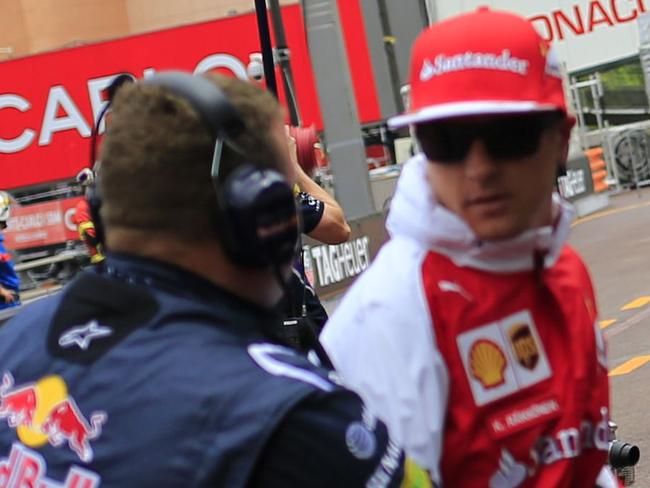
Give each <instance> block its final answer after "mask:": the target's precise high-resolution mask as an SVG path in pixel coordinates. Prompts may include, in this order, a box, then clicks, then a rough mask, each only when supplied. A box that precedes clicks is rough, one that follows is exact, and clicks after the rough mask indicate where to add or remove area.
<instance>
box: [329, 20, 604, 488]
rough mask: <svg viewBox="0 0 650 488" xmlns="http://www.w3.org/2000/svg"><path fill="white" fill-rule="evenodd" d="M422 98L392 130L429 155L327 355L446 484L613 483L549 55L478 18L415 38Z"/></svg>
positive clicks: (415, 90) (589, 297)
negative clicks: (559, 180) (560, 191)
mask: <svg viewBox="0 0 650 488" xmlns="http://www.w3.org/2000/svg"><path fill="white" fill-rule="evenodd" d="M410 85H411V97H412V103H411V107H410V110H409V111H408V112H406V113H405V114H403V115H400V116H397V117H395V118H394V119H392V120H390V121H389V125H390V126H392V127H402V126H405V125H409V124H411V125H413V126H414V128H415V134H416V137H417V140H418V143H419V145H420V147H421V149H422V153H421V154H418V155H416V156H415V157H414V158H412V159H411V160H410V161H409V162H407V163H406V166H405V167H404V169H403V171H402V174H401V177H400V179H399V182H398V185H397V189H396V193H395V197H394V198H393V201H392V205H391V209H390V213H389V216H388V220H387V229H388V232H389V234H390V241H389V242H388V243H387V244H385V245H384V247H383V248H382V249H381V251H380V253H379V255H378V256H377V258H376V259H375V261H374V262H373V263H372V265H371V266H370V268H369V269H368V270H367V271H366V272H365V274H364V275H363V276H362V277H361V278H359V279H358V280H357V281H356V282H355V284H354V285H353V286H352V288H351V289H350V290H349V291H348V293H347V295H346V296H345V298H344V299H343V301H342V303H341V304H340V305H339V307H338V308H337V309H336V311H335V313H334V314H333V316H332V318H331V319H330V321H329V322H328V323H327V324H326V326H325V329H324V331H323V333H322V334H321V340H322V343H323V346H324V348H325V350H326V351H327V353H328V354H329V357H330V359H331V361H332V363H333V364H334V366H335V368H336V370H337V372H338V373H339V374H340V376H341V378H342V380H343V383H344V384H345V385H346V386H348V387H350V388H352V389H354V390H356V391H357V392H358V393H359V394H360V395H361V397H362V398H363V399H364V400H365V402H366V404H367V405H368V408H369V409H370V411H371V412H372V413H374V414H376V415H377V416H378V417H379V418H380V419H382V420H383V421H385V422H386V423H387V425H388V427H389V430H390V432H391V435H394V436H395V437H396V439H397V441H398V442H399V443H400V444H401V445H402V446H403V447H404V449H405V451H406V454H407V455H408V456H410V457H411V458H413V459H414V460H415V461H416V462H417V463H418V464H419V465H421V466H423V467H425V468H427V469H428V470H429V472H430V475H431V478H432V479H433V481H434V482H435V483H436V484H439V485H442V486H447V487H454V488H456V487H478V486H481V487H490V488H515V487H539V488H550V487H572V488H594V487H595V486H599V487H615V486H617V482H616V481H615V480H614V478H613V475H612V473H611V471H610V469H609V468H608V467H607V465H606V463H607V453H608V449H609V428H608V419H609V411H610V406H609V384H608V377H607V358H606V351H605V343H604V340H603V335H602V332H601V330H600V328H599V327H598V311H597V307H596V300H595V297H594V291H593V286H592V282H591V279H590V277H589V273H588V271H587V268H586V267H585V264H584V263H583V261H582V259H581V258H580V257H579V256H578V254H577V253H576V252H575V251H574V250H573V249H572V248H571V247H569V246H568V245H567V242H566V241H567V237H568V234H569V230H570V227H571V222H572V220H573V218H574V210H573V208H572V207H571V205H570V204H569V203H567V202H565V201H562V200H561V199H560V198H559V197H558V196H557V194H554V186H555V177H556V173H557V169H558V168H559V167H561V166H562V165H563V164H564V163H565V161H566V159H567V153H568V147H569V136H570V132H571V129H572V127H573V125H574V123H575V119H574V118H573V117H572V116H570V115H569V114H568V113H567V107H566V102H565V97H564V88H563V84H562V74H561V68H560V64H559V62H558V60H557V58H556V56H555V54H554V51H553V50H552V48H551V46H550V45H549V44H548V43H547V42H546V41H545V40H543V39H542V38H541V37H540V35H539V34H538V33H537V32H536V30H535V29H534V27H533V26H532V25H531V24H530V23H529V22H528V21H527V20H526V19H525V18H523V17H520V16H518V15H515V14H511V13H508V12H501V11H494V10H490V9H488V8H481V9H479V10H477V11H474V12H471V13H465V14H462V15H459V16H455V17H451V18H449V19H446V20H443V21H441V22H439V23H437V24H434V25H433V26H432V27H431V28H429V29H427V30H425V31H424V32H423V33H422V34H421V35H420V36H419V37H418V39H417V40H416V42H415V44H414V46H413V50H412V57H411V74H410Z"/></svg>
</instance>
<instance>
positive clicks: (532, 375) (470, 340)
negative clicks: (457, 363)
mask: <svg viewBox="0 0 650 488" xmlns="http://www.w3.org/2000/svg"><path fill="white" fill-rule="evenodd" d="M456 343H457V345H458V351H459V353H460V357H461V360H462V362H463V367H464V369H465V374H466V376H467V380H468V382H469V386H470V389H471V390H472V396H473V397H474V402H475V403H476V405H477V406H482V405H486V404H488V403H491V402H493V401H496V400H499V399H501V398H504V397H506V396H508V395H512V394H513V393H516V392H518V391H520V390H522V389H524V388H527V387H529V386H532V385H534V384H537V383H539V382H541V381H544V380H545V379H547V378H550V377H551V374H552V371H551V367H550V364H549V362H548V358H547V356H546V352H545V350H544V344H543V343H542V341H541V339H540V337H539V334H538V333H537V326H536V325H535V321H534V320H533V316H532V314H531V313H530V312H529V311H528V310H524V311H522V312H517V313H514V314H512V315H509V316H507V317H505V318H503V319H501V320H497V321H495V322H492V323H489V324H485V325H481V326H479V327H474V328H472V329H470V330H468V331H466V332H463V333H462V334H459V335H458V337H457V338H456Z"/></svg>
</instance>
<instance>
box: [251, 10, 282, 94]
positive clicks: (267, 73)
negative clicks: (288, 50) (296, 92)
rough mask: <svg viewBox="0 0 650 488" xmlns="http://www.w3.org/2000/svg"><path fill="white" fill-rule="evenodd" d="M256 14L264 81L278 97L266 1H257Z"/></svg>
mask: <svg viewBox="0 0 650 488" xmlns="http://www.w3.org/2000/svg"><path fill="white" fill-rule="evenodd" d="M255 13H256V14H257V31H258V33H259V36H260V48H261V50H262V61H263V63H264V79H265V80H266V87H267V88H268V90H269V91H270V92H271V93H273V94H274V95H275V96H276V97H277V96H278V84H277V82H276V80H275V68H274V65H273V46H272V45H271V33H270V32H269V22H268V19H267V17H266V2H265V0H255Z"/></svg>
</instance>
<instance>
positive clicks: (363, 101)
mask: <svg viewBox="0 0 650 488" xmlns="http://www.w3.org/2000/svg"><path fill="white" fill-rule="evenodd" d="M339 3H340V4H345V9H344V10H343V13H344V14H345V16H346V17H345V19H346V20H345V21H344V22H343V24H344V27H345V38H346V44H347V45H348V46H351V48H349V49H348V54H349V62H350V63H349V64H350V68H351V73H352V78H353V80H354V85H355V92H356V93H357V100H358V103H357V105H358V111H359V117H360V119H361V120H362V121H363V122H372V121H376V120H379V118H380V111H379V103H378V100H377V94H376V88H375V86H374V81H373V77H372V70H371V69H370V61H369V55H368V46H367V41H366V38H365V31H364V29H363V26H362V24H363V23H362V22H361V26H359V22H360V20H361V13H360V8H359V2H358V0H345V2H343V1H340V2H339ZM283 17H284V24H285V27H286V37H287V43H288V45H289V47H290V49H291V63H292V68H293V71H294V78H295V84H296V93H297V98H298V103H299V107H300V112H301V115H302V118H303V121H304V123H305V125H309V124H312V123H313V124H315V125H316V126H317V127H318V128H322V121H321V115H320V109H319V107H318V102H317V100H318V97H317V94H316V88H315V82H314V76H313V72H312V66H311V61H310V59H309V52H308V48H307V40H306V34H305V28H304V24H303V18H302V10H301V8H300V6H299V5H293V6H288V7H285V8H284V9H283ZM259 50H260V48H259V38H258V34H257V26H256V21H255V16H254V14H247V15H241V16H236V17H228V18H224V19H220V20H215V21H210V22H205V23H200V24H194V25H189V26H183V27H177V28H173V29H167V30H163V31H158V32H152V33H148V34H142V35H135V36H130V37H126V38H122V39H117V40H113V41H107V42H101V43H97V44H91V45H86V46H80V47H75V48H71V49H67V50H62V51H54V52H50V53H44V54H39V55H34V56H28V57H25V58H20V59H16V60H11V61H6V62H3V63H0V188H2V189H12V188H19V187H24V186H29V185H34V184H38V183H43V182H49V181H56V180H62V179H66V178H71V177H73V176H74V175H75V174H76V173H77V172H78V171H79V170H80V169H82V168H83V167H86V166H88V164H89V162H90V161H89V159H90V156H89V141H88V139H89V137H90V134H91V130H92V125H93V121H94V120H95V119H96V117H97V115H98V114H99V112H100V111H101V110H102V108H103V106H104V104H105V101H104V100H103V99H102V92H103V90H104V89H105V88H106V87H107V86H108V84H109V83H110V81H111V80H112V79H113V77H114V76H115V75H117V74H119V73H131V74H132V75H134V76H135V77H137V78H141V77H143V76H147V75H150V74H152V73H154V72H155V71H160V70H165V69H182V70H187V71H192V72H195V73H203V72H208V71H213V70H216V71H220V72H224V73H227V74H231V75H235V76H239V77H241V78H245V77H246V66H247V64H248V62H249V60H250V55H251V54H253V53H258V52H259Z"/></svg>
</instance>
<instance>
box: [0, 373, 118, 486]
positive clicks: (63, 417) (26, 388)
mask: <svg viewBox="0 0 650 488" xmlns="http://www.w3.org/2000/svg"><path fill="white" fill-rule="evenodd" d="M0 419H6V421H7V424H8V425H9V427H11V428H14V429H16V434H17V435H18V438H19V439H20V441H21V442H22V443H23V444H25V445H26V446H29V447H40V446H43V445H45V444H46V443H49V444H50V445H52V446H54V447H60V446H63V445H64V444H66V445H67V447H68V448H69V449H71V450H72V451H73V452H74V453H75V454H76V455H77V456H78V457H79V459H80V460H81V461H83V462H84V463H89V462H91V461H92V459H93V449H92V447H91V441H92V440H94V439H97V438H98V437H99V436H100V435H101V432H102V426H103V425H104V423H105V422H106V420H107V415H106V413H105V412H103V411H99V412H93V413H91V414H90V417H89V419H87V418H86V417H85V416H84V414H83V413H82V412H81V410H80V409H79V406H78V405H77V404H76V402H75V401H74V399H73V398H72V397H71V396H69V395H68V389H67V386H66V384H65V381H63V378H61V377H60V376H56V375H52V376H46V377H44V378H42V379H40V380H38V381H36V382H33V383H27V384H24V385H15V384H14V378H13V376H12V375H11V373H9V372H5V373H4V375H3V377H2V384H1V385H0ZM0 486H5V485H2V483H0Z"/></svg>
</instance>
